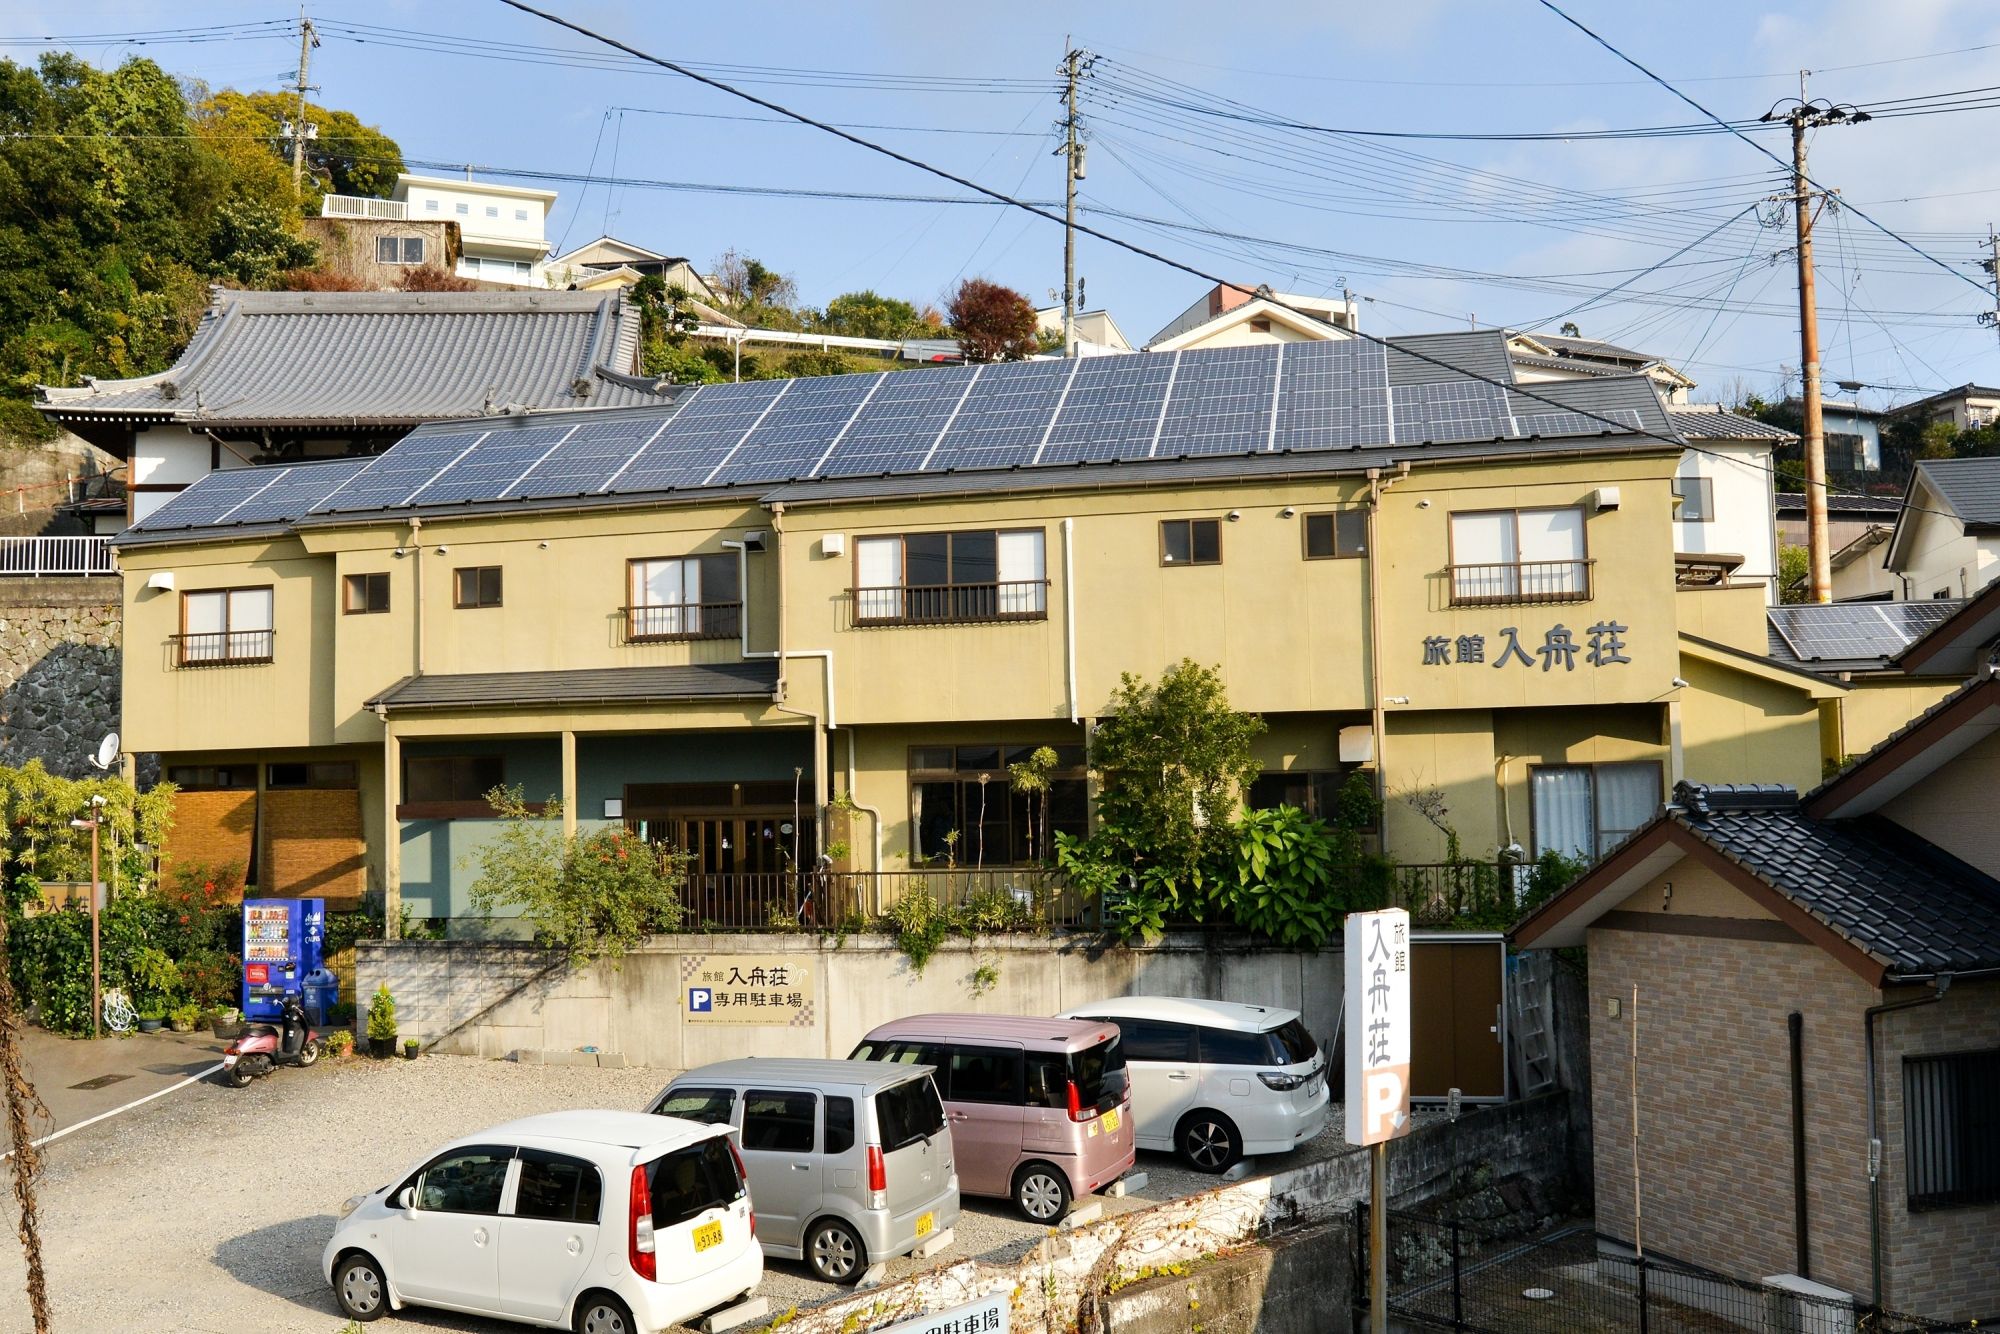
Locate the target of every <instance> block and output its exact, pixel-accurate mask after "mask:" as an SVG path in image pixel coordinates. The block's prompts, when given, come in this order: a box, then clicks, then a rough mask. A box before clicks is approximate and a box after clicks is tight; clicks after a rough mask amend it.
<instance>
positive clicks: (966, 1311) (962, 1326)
mask: <svg viewBox="0 0 2000 1334" xmlns="http://www.w3.org/2000/svg"><path fill="white" fill-rule="evenodd" d="M1009 1296H1010V1294H1009V1293H1008V1292H1006V1291H1004V1290H1003V1291H1000V1292H996V1293H993V1294H992V1295H991V1296H987V1297H981V1298H980V1299H979V1300H978V1301H976V1302H972V1303H970V1304H969V1305H966V1306H954V1307H952V1308H951V1309H950V1310H949V1311H939V1312H938V1313H937V1314H936V1315H922V1316H918V1317H917V1318H916V1319H915V1320H905V1321H902V1322H900V1323H898V1324H894V1325H889V1326H887V1327H886V1328H884V1329H883V1331H882V1334H1007V1329H1008V1325H1007V1311H1008V1307H1009Z"/></svg>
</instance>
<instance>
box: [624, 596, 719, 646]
mask: <svg viewBox="0 0 2000 1334" xmlns="http://www.w3.org/2000/svg"><path fill="white" fill-rule="evenodd" d="M742 633H743V604H742V603H741V602H655V603H649V604H646V605H644V606H637V607H627V608H625V642H626V643H628V644H650V643H659V642H662V641H670V640H676V639H734V638H736V636H738V635H739V634H742Z"/></svg>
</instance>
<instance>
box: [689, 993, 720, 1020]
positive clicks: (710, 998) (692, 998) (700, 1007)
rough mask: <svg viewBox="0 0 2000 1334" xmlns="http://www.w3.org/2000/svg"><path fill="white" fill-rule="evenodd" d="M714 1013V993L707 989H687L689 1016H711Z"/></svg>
mask: <svg viewBox="0 0 2000 1334" xmlns="http://www.w3.org/2000/svg"><path fill="white" fill-rule="evenodd" d="M714 1012H715V993H714V992H713V991H711V990H709V989H708V988H707V987H689V988H688V1013H689V1014H713V1013H714Z"/></svg>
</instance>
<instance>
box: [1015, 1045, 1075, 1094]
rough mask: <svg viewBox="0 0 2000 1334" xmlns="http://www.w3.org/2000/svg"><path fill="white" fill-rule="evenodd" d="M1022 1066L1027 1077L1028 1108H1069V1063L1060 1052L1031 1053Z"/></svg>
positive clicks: (1024, 1059)
mask: <svg viewBox="0 0 2000 1334" xmlns="http://www.w3.org/2000/svg"><path fill="white" fill-rule="evenodd" d="M1022 1065H1023V1067H1024V1069H1025V1070H1026V1073H1027V1076H1028V1094H1027V1102H1028V1106H1030V1107H1067V1106H1069V1062H1068V1060H1067V1059H1065V1058H1064V1056H1063V1054H1062V1053H1061V1052H1059V1051H1031V1052H1029V1053H1028V1054H1027V1055H1026V1057H1024V1058H1023V1061H1022Z"/></svg>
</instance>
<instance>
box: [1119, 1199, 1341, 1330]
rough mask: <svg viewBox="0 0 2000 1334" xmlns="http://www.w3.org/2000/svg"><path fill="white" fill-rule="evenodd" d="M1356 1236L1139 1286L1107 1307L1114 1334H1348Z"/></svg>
mask: <svg viewBox="0 0 2000 1334" xmlns="http://www.w3.org/2000/svg"><path fill="white" fill-rule="evenodd" d="M1353 1249H1354V1232H1353V1228H1352V1227H1351V1226H1350V1225H1349V1224H1348V1223H1346V1222H1337V1223H1329V1224H1327V1225H1325V1226H1324V1227H1316V1228H1309V1229H1307V1230H1305V1231H1303V1232H1295V1233H1289V1234H1287V1235H1285V1236H1281V1237H1274V1238H1272V1239H1271V1240H1270V1241H1268V1242H1266V1243H1264V1244H1263V1245H1261V1246H1255V1247H1252V1248H1250V1249H1249V1250H1244V1251H1239V1252H1237V1253H1235V1254H1234V1255H1224V1256H1219V1257H1217V1258H1216V1259H1214V1260H1210V1261H1207V1262H1205V1263H1203V1264H1199V1265H1195V1266H1193V1267H1192V1268H1191V1269H1190V1270H1189V1271H1188V1272H1187V1273H1186V1274H1184V1275H1173V1276H1164V1275H1163V1276H1161V1277H1158V1278H1149V1279H1145V1280H1143V1281H1141V1282H1138V1283H1134V1284H1132V1285H1131V1286H1130V1287H1127V1288H1121V1289H1119V1290H1118V1291H1117V1292H1114V1293H1112V1294H1111V1295H1110V1296H1109V1297H1108V1298H1106V1299H1105V1301H1104V1308H1103V1309H1104V1329H1105V1331H1106V1334H1348V1332H1349V1331H1350V1330H1352V1329H1353V1328H1354V1322H1353V1301H1354V1292H1353V1283H1354V1274H1353V1266H1352V1264H1351V1262H1350V1259H1349V1257H1350V1256H1351V1254H1352V1252H1353Z"/></svg>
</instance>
